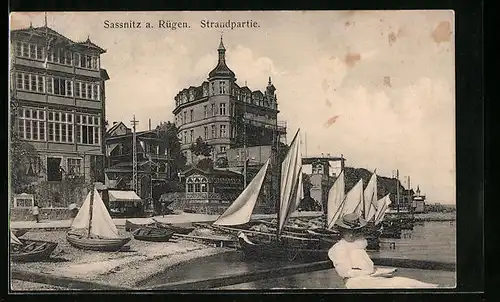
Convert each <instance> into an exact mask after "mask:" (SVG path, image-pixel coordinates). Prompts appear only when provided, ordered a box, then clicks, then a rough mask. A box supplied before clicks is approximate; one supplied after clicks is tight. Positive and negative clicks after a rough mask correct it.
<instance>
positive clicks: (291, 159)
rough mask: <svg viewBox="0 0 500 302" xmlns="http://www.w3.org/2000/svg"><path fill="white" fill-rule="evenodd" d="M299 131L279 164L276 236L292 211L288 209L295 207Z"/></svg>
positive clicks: (299, 164) (300, 163)
mask: <svg viewBox="0 0 500 302" xmlns="http://www.w3.org/2000/svg"><path fill="white" fill-rule="evenodd" d="M299 131H300V129H299V130H297V133H296V134H295V137H294V139H293V141H292V144H291V145H290V149H289V150H288V153H287V155H286V157H285V159H284V160H283V163H282V164H281V192H280V193H281V194H280V203H279V206H280V208H279V221H278V234H280V233H281V231H282V230H283V226H284V225H285V224H286V222H287V220H288V218H289V214H290V212H293V210H295V209H293V210H291V209H290V207H294V206H295V201H294V200H293V195H294V194H295V192H294V190H295V189H296V188H297V182H298V181H299V172H300V167H301V166H302V156H301V154H300V136H299V135H298V134H299Z"/></svg>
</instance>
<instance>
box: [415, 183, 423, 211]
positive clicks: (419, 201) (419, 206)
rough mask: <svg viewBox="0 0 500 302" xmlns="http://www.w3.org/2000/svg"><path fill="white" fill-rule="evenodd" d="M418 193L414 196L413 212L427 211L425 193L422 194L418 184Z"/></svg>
mask: <svg viewBox="0 0 500 302" xmlns="http://www.w3.org/2000/svg"><path fill="white" fill-rule="evenodd" d="M415 193H416V194H415V195H414V196H413V212H414V213H423V212H425V195H422V194H420V187H419V186H417V191H416V192H415Z"/></svg>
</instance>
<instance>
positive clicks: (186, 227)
mask: <svg viewBox="0 0 500 302" xmlns="http://www.w3.org/2000/svg"><path fill="white" fill-rule="evenodd" d="M153 220H154V221H155V226H156V227H157V228H160V229H166V230H170V231H172V232H173V233H175V234H181V235H187V234H189V233H191V232H192V231H194V229H195V227H194V226H193V225H192V224H191V223H183V224H172V223H165V222H159V221H157V220H155V219H153Z"/></svg>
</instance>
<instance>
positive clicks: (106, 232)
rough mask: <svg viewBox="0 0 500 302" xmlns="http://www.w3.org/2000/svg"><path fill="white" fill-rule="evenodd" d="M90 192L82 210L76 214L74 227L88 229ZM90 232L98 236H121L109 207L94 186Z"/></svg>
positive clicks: (72, 225)
mask: <svg viewBox="0 0 500 302" xmlns="http://www.w3.org/2000/svg"><path fill="white" fill-rule="evenodd" d="M91 193H92V192H89V194H88V195H87V197H86V198H85V201H84V202H83V205H82V207H81V208H80V211H78V214H77V215H76V217H75V219H74V220H73V223H72V224H71V227H72V228H73V229H88V227H89V218H90V212H89V208H90V197H91V196H90V195H91ZM90 233H91V234H93V235H97V236H102V237H107V238H119V237H120V236H119V234H118V230H117V229H116V225H115V224H114V222H113V219H111V216H110V215H109V212H108V209H106V206H105V205H104V202H103V201H102V198H101V196H100V195H99V193H98V192H97V190H96V189H95V188H94V200H93V202H92V221H90Z"/></svg>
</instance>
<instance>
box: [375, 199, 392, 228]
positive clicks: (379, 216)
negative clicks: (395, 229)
mask: <svg viewBox="0 0 500 302" xmlns="http://www.w3.org/2000/svg"><path fill="white" fill-rule="evenodd" d="M390 204H391V199H390V198H389V194H387V195H385V196H384V197H382V198H381V199H379V200H377V205H378V207H377V213H375V225H378V224H379V223H381V222H382V220H384V216H385V213H386V212H387V209H388V208H389V205H390Z"/></svg>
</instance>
